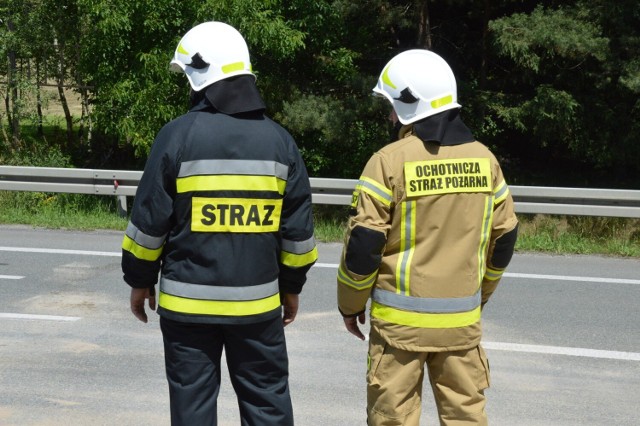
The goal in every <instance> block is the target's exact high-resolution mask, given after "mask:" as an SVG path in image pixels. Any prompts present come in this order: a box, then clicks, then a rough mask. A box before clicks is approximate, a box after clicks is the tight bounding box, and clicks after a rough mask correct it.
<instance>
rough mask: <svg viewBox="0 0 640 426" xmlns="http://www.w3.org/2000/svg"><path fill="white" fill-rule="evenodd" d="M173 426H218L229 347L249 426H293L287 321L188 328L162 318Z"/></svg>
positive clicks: (232, 375)
mask: <svg viewBox="0 0 640 426" xmlns="http://www.w3.org/2000/svg"><path fill="white" fill-rule="evenodd" d="M160 328H161V330H162V336H163V340H164V352H165V367H166V373H167V381H168V382H169V398H170V404H171V424H172V425H173V426H183V425H184V426H214V425H217V423H218V420H217V415H218V410H217V398H218V393H219V392H220V358H221V356H222V350H223V348H224V350H225V355H226V359H227V367H228V369H229V375H230V378H231V383H232V384H233V388H234V390H235V392H236V396H237V398H238V405H239V408H240V418H241V424H242V425H243V426H245V425H246V426H260V425H264V426H274V425H278V426H289V425H293V409H292V407H291V397H290V395H289V360H288V358H287V347H286V343H285V337H284V328H283V326H282V319H281V318H280V317H276V318H275V319H274V320H269V321H265V322H260V323H255V324H247V325H222V324H188V323H182V322H177V321H172V320H168V319H166V318H162V317H161V318H160Z"/></svg>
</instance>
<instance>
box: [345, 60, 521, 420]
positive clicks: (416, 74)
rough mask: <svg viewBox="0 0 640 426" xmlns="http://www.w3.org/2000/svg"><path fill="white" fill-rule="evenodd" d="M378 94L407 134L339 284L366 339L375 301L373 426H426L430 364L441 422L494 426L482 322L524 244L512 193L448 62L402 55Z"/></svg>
mask: <svg viewBox="0 0 640 426" xmlns="http://www.w3.org/2000/svg"><path fill="white" fill-rule="evenodd" d="M374 92H375V93H376V94H378V95H381V96H384V97H386V98H387V99H388V100H389V101H390V102H391V104H392V105H393V113H392V114H393V116H394V117H397V119H398V120H399V121H400V123H401V124H402V128H401V129H400V132H399V140H398V141H397V142H394V143H392V144H390V145H387V146H386V147H384V148H382V149H381V150H380V151H378V152H376V153H375V154H374V155H373V156H372V157H371V159H370V160H369V162H368V163H367V165H366V167H365V169H364V171H363V172H362V176H361V178H360V180H359V182H358V184H357V187H356V189H355V191H354V196H353V203H352V212H351V215H352V216H351V219H350V222H349V228H348V230H347V234H346V236H345V245H344V251H343V254H342V259H341V263H340V267H339V270H338V278H337V279H338V307H339V309H340V312H341V313H342V315H343V317H344V322H345V326H346V328H347V330H349V331H350V332H351V333H353V334H354V335H356V336H357V337H359V338H360V339H364V335H363V334H362V332H361V331H360V329H359V327H358V322H359V323H361V324H364V322H365V308H366V305H367V302H368V300H369V299H371V309H370V313H371V329H370V342H369V355H368V358H369V359H368V372H367V415H368V424H369V425H385V426H386V425H418V424H419V420H420V408H421V392H422V379H423V376H424V366H425V365H426V368H427V374H428V376H429V380H430V383H431V386H432V388H433V393H434V395H435V399H436V406H437V408H438V414H439V417H440V423H441V424H442V425H457V424H461V423H465V424H480V425H483V424H487V418H486V414H485V410H484V407H485V397H484V389H486V388H487V387H488V386H489V366H488V363H487V359H486V355H485V353H484V351H483V349H482V347H481V346H480V340H481V337H482V329H481V322H480V315H481V311H482V307H483V306H484V304H485V303H486V302H487V300H488V299H489V297H490V296H491V294H492V293H493V291H494V290H495V288H496V286H497V285H498V282H499V281H500V278H501V276H502V274H503V272H504V270H505V268H506V267H507V265H508V264H509V262H510V260H511V256H512V254H513V250H514V246H515V242H516V238H517V226H518V222H517V219H516V216H515V213H514V207H513V200H512V197H511V195H510V193H509V187H508V186H507V184H506V182H505V179H504V176H503V175H502V171H501V169H500V165H499V164H498V162H497V160H496V158H495V157H494V155H493V154H492V153H491V152H490V151H489V150H488V149H487V147H485V146H484V145H483V144H481V143H480V142H477V141H476V140H475V139H474V137H473V135H472V134H471V131H470V130H469V129H468V128H467V127H466V126H465V124H464V123H463V122H462V120H461V119H460V116H459V109H460V105H459V104H458V103H457V91H456V82H455V77H454V75H453V73H452V71H451V69H450V68H449V66H448V65H447V63H446V62H445V61H444V60H443V59H442V58H441V57H440V56H438V55H436V54H434V53H433V52H430V51H426V50H409V51H405V52H403V53H400V54H399V55H397V56H396V57H394V58H393V59H392V60H391V61H390V62H389V63H388V64H387V65H386V66H385V68H384V70H383V71H382V74H381V75H380V79H379V80H378V84H377V86H376V87H375V88H374Z"/></svg>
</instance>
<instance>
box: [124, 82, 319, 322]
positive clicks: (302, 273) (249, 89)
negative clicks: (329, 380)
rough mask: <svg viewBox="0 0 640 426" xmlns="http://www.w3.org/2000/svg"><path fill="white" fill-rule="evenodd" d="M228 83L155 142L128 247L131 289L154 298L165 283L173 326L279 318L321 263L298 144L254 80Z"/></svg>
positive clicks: (161, 303)
mask: <svg viewBox="0 0 640 426" xmlns="http://www.w3.org/2000/svg"><path fill="white" fill-rule="evenodd" d="M247 78H252V77H247ZM223 82H224V84H218V83H216V84H214V85H213V86H210V88H209V90H208V91H207V92H206V96H202V97H201V99H200V102H199V103H197V105H196V106H195V107H193V108H192V109H191V110H190V111H189V112H188V113H187V114H185V115H183V116H181V117H178V118H177V119H175V120H173V121H171V122H170V123H168V124H167V125H165V126H164V127H163V128H162V129H161V131H160V132H159V133H158V135H157V137H156V140H155V141H154V144H153V146H152V149H151V153H150V156H149V158H148V160H147V164H146V166H145V170H144V173H143V176H142V178H141V180H140V184H139V186H138V189H137V193H136V197H135V201H134V206H133V210H132V215H131V220H130V222H129V225H128V227H127V230H126V233H125V237H124V241H123V245H122V248H123V257H122V269H123V272H124V280H125V281H126V282H127V283H128V284H129V285H130V286H132V287H136V288H149V287H152V286H154V285H155V284H156V283H157V281H158V273H159V272H161V274H160V275H161V276H160V288H159V296H158V313H159V314H160V315H161V316H163V317H166V318H170V319H173V320H177V321H183V322H196V323H251V322H257V321H263V320H267V319H271V318H274V317H276V316H277V315H280V295H279V293H280V292H283V293H294V294H297V293H300V291H301V290H302V286H303V284H304V282H305V280H306V273H307V271H308V270H309V268H310V267H311V266H312V265H313V263H314V262H315V261H316V259H317V250H316V245H315V241H314V238H313V220H312V211H311V191H310V186H309V179H308V175H307V171H306V169H305V166H304V163H303V161H302V159H301V157H300V153H299V151H298V148H297V147H296V144H295V142H294V140H293V138H292V137H291V136H290V135H289V133H288V132H287V131H286V130H284V129H283V128H282V127H280V126H279V125H278V124H276V123H275V122H273V121H272V120H270V119H269V118H267V117H266V116H265V115H264V109H263V108H264V106H263V104H262V101H261V99H260V97H259V95H258V94H257V89H255V83H253V81H252V80H251V81H249V82H248V81H247V79H246V78H245V79H239V82H236V83H234V82H229V81H224V80H223ZM238 87H239V89H238ZM228 89H232V90H228ZM221 111H225V112H224V113H223V112H221Z"/></svg>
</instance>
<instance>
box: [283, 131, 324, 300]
mask: <svg viewBox="0 0 640 426" xmlns="http://www.w3.org/2000/svg"><path fill="white" fill-rule="evenodd" d="M313 230H314V228H313V210H312V207H311V186H310V184H309V175H308V174H307V169H306V168H305V165H304V162H303V160H302V157H301V156H300V152H299V151H298V148H297V146H296V145H295V143H294V142H293V139H291V144H290V148H289V172H288V178H287V186H286V189H285V194H284V199H283V201H282V214H281V218H280V234H281V238H282V240H281V244H282V246H281V251H280V261H279V262H280V265H279V266H280V275H279V277H278V283H279V287H280V292H282V293H292V294H299V293H300V292H301V291H302V286H303V285H304V283H305V282H306V279H307V272H308V271H309V269H310V268H311V266H313V264H314V263H315V262H316V260H318V250H317V248H316V243H315V239H314V236H313V232H314V231H313Z"/></svg>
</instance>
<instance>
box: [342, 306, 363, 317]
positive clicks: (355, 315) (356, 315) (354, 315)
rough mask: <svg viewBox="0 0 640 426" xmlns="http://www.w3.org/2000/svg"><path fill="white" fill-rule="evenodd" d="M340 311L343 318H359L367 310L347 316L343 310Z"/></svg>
mask: <svg viewBox="0 0 640 426" xmlns="http://www.w3.org/2000/svg"><path fill="white" fill-rule="evenodd" d="M338 311H340V315H342V318H355V317H359V316H360V315H362V314H364V312H365V311H366V309H363V310H361V311H360V312H356V313H355V314H345V313H344V312H342V309H340V308H338Z"/></svg>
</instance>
